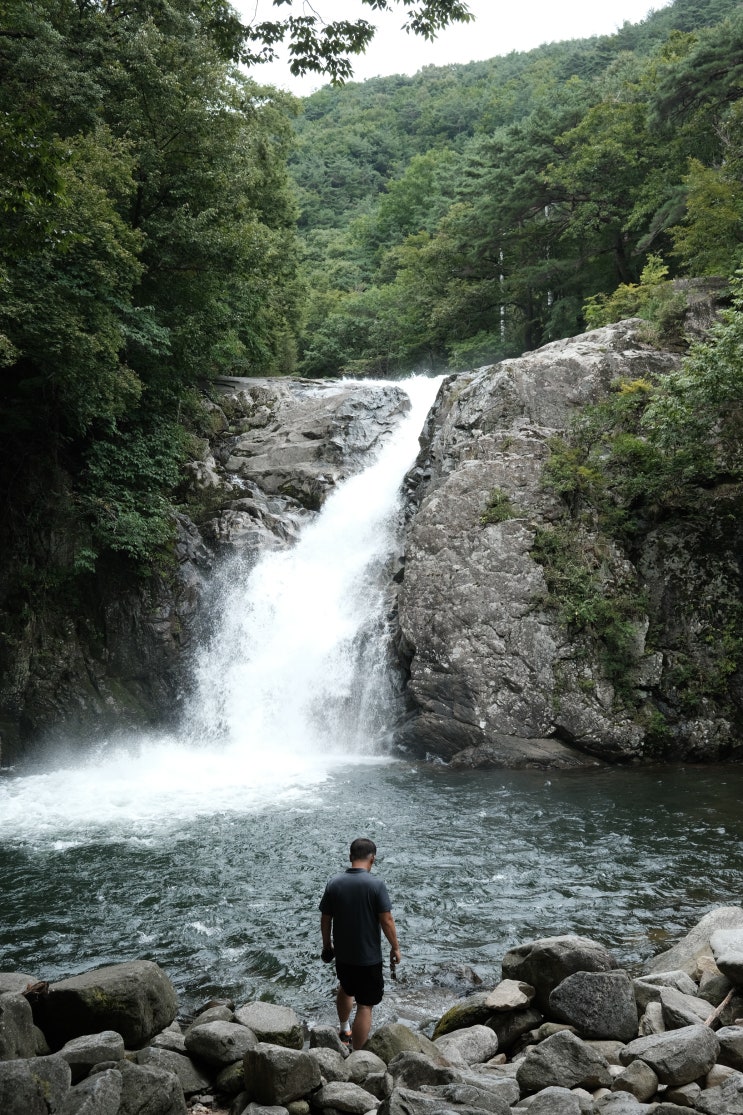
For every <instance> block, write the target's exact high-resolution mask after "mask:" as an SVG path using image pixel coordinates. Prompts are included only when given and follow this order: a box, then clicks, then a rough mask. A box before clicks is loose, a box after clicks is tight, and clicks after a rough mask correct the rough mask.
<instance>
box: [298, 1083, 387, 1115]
mask: <svg viewBox="0 0 743 1115" xmlns="http://www.w3.org/2000/svg"><path fill="white" fill-rule="evenodd" d="M312 1106H313V1107H318V1108H320V1110H321V1111H322V1110H324V1109H326V1108H332V1109H333V1110H334V1111H347V1112H349V1115H366V1112H367V1111H374V1110H376V1108H377V1107H378V1106H379V1100H378V1099H377V1098H376V1096H373V1095H372V1094H371V1093H370V1092H367V1091H366V1090H365V1089H364V1088H360V1087H359V1085H358V1084H352V1083H351V1082H350V1081H342V1080H334V1081H331V1082H330V1083H328V1084H324V1085H323V1086H322V1088H320V1090H319V1091H317V1092H315V1094H314V1095H313V1097H312Z"/></svg>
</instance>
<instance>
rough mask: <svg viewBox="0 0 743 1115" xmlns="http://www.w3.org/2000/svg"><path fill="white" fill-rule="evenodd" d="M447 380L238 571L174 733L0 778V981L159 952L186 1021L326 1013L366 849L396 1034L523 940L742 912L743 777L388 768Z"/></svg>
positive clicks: (650, 929)
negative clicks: (350, 886)
mask: <svg viewBox="0 0 743 1115" xmlns="http://www.w3.org/2000/svg"><path fill="white" fill-rule="evenodd" d="M435 387H436V384H435V382H430V381H428V382H425V381H418V382H416V383H413V384H411V385H410V387H409V390H410V392H411V398H412V400H413V408H412V413H411V416H410V418H409V419H408V420H406V421H405V422H403V423H402V424H401V427H400V430H399V431H398V434H397V435H396V436H395V437H394V438H393V439H392V440H391V441H390V443H389V444H388V446H387V447H386V448H385V450H384V451H383V453H382V454H381V456H380V458H379V460H378V461H377V462H376V463H375V464H374V465H373V467H372V468H371V469H369V470H367V472H366V473H364V474H362V475H361V476H360V477H356V478H354V479H352V480H351V481H349V482H348V483H347V484H345V485H343V487H342V488H341V489H339V491H338V492H337V493H336V495H335V496H333V497H332V499H331V500H330V501H329V505H328V507H327V514H326V513H325V512H323V514H322V515H321V516H320V517H319V518H318V519H317V520H316V522H315V523H314V524H313V525H312V527H310V528H309V530H308V531H306V532H305V534H304V535H303V538H302V539H301V540H300V543H299V544H298V546H297V547H296V548H295V549H293V550H291V551H284V552H279V553H276V554H272V555H268V556H267V557H266V559H265V560H264V561H262V562H261V563H259V565H258V566H256V567H255V568H254V569H251V570H249V569H240V568H238V567H234V566H233V567H232V568H230V569H229V570H226V571H225V575H224V581H223V584H222V586H221V589H220V591H219V593H217V594H216V596H215V600H216V603H215V613H214V626H213V636H212V638H211V639H210V640H209V641H208V642H207V643H206V644H205V646H204V648H203V652H202V654H201V656H200V660H199V662H198V665H197V674H198V685H199V688H198V691H197V699H196V700H195V701H194V702H193V703H192V705H191V706H190V707H189V708H188V709H187V710H186V713H185V715H184V720H183V724H182V727H181V730H180V732H179V733H177V734H176V735H174V736H160V737H157V738H153V737H151V736H149V737H140V738H138V739H133V740H130V741H126V742H122V741H118V742H117V743H116V744H113V743H106V742H105V741H103V742H102V743H101V746H100V747H99V748H98V749H97V750H96V752H95V753H93V754H91V755H90V756H89V757H88V758H87V760H86V761H85V762H82V763H81V762H79V761H78V762H77V763H76V764H71V763H69V762H67V763H65V762H64V761H62V760H61V759H60V758H59V757H57V758H56V760H55V759H54V758H53V757H50V758H49V760H48V764H47V767H46V769H38V770H35V771H33V772H26V773H19V772H10V773H8V774H6V775H5V776H4V777H3V778H2V779H1V780H0V885H1V886H2V907H1V913H0V971H14V970H15V971H24V972H27V973H28V974H30V975H32V976H35V977H37V978H40V979H51V980H54V979H58V978H61V977H63V976H65V975H68V974H71V973H73V972H78V971H83V970H86V969H88V968H91V967H94V966H96V965H100V964H105V963H111V962H116V961H120V960H126V959H133V958H137V957H144V958H149V959H152V960H155V961H157V962H158V963H159V964H160V965H161V966H162V967H163V968H164V969H165V970H166V972H167V973H168V974H169V976H170V977H171V979H172V980H173V982H174V983H175V985H176V987H177V989H178V991H179V994H180V997H181V1003H182V1007H183V1009H184V1011H186V1012H188V1011H189V1010H191V1009H193V1008H194V1007H195V1006H196V1005H198V1003H199V1002H201V1001H203V1000H205V999H208V998H211V997H213V996H218V995H225V994H226V995H229V996H231V997H233V998H235V999H236V1000H238V1001H241V1002H242V1001H246V1000H248V999H250V998H254V997H258V996H261V997H265V998H270V999H273V1000H275V1001H277V1002H282V1003H287V1004H291V1005H293V1006H294V1007H295V1008H296V1009H297V1010H298V1011H299V1012H300V1013H301V1014H303V1015H304V1016H305V1017H307V1018H308V1019H309V1020H310V1021H323V1022H332V1021H333V1017H334V1016H333V1009H332V992H333V980H332V973H331V971H330V970H329V969H328V968H327V967H325V966H323V965H322V964H321V963H320V961H319V956H318V954H319V914H318V911H317V904H318V901H319V897H320V894H321V893H322V889H323V886H324V884H325V881H326V879H327V878H328V876H329V875H330V874H332V873H334V872H335V871H337V870H340V869H342V868H343V867H344V866H345V857H346V854H347V848H348V845H349V843H350V841H351V839H352V838H353V837H354V836H356V835H360V834H364V835H370V836H372V837H373V838H374V839H375V840H376V842H377V844H378V847H379V852H380V855H379V858H378V866H377V868H375V870H377V871H379V872H380V873H381V874H382V875H383V877H384V878H385V879H386V881H387V883H388V886H389V889H390V892H391V895H392V898H393V904H394V910H395V915H396V919H397V922H398V928H399V935H400V939H401V945H402V951H403V964H402V965H401V967H400V970H399V974H400V978H399V980H398V982H397V984H395V985H392V986H391V987H390V989H389V992H388V995H387V996H386V998H385V1001H384V1004H383V1008H382V1010H381V1011H379V1012H378V1018H379V1019H383V1018H403V1019H407V1020H411V1021H415V1022H423V1021H425V1020H427V1019H430V1018H431V1017H433V1016H435V1015H436V1014H437V1013H440V1012H441V1011H442V1010H443V1009H444V1008H445V1007H446V1005H447V1003H448V1002H449V1001H451V999H452V998H453V997H455V996H457V995H459V994H461V993H463V992H464V991H465V990H466V989H467V988H468V987H469V986H471V980H472V979H473V978H475V977H476V978H480V979H482V980H483V981H485V982H486V983H488V982H489V983H493V982H495V981H496V980H497V979H498V978H499V975H500V959H501V957H502V956H503V953H504V952H505V950H506V949H507V948H508V947H510V946H511V945H513V944H516V943H521V942H523V941H526V940H528V939H530V938H534V937H537V936H547V935H553V934H558V933H572V932H575V933H581V934H584V935H587V936H591V937H593V938H595V939H597V940H600V941H602V942H604V943H606V944H607V945H609V946H610V947H611V948H612V949H613V950H614V952H615V954H616V956H617V959H618V960H619V961H620V962H621V963H623V964H626V965H628V966H630V967H635V966H638V965H640V964H641V963H642V961H643V960H645V959H647V958H648V957H650V956H652V955H653V954H654V953H656V952H658V951H660V950H661V949H663V948H665V947H668V945H669V944H670V943H672V942H673V941H674V940H675V939H677V938H678V937H680V936H681V935H683V933H684V932H685V931H686V930H687V929H688V928H689V927H690V926H691V925H692V924H693V923H694V922H695V921H696V920H698V919H699V918H700V917H701V916H702V915H703V914H704V913H706V912H707V911H708V910H709V909H710V908H712V907H713V906H715V905H719V904H736V905H737V904H740V903H741V899H742V898H743V894H742V891H743V819H742V816H741V809H740V801H741V793H742V791H743V768H740V767H716V768H699V767H684V768H662V769H661V768H657V769H652V770H621V769H609V770H601V771H593V772H586V771H580V772H571V773H550V774H545V773H543V772H535V771H521V772H503V771H494V772H462V773H455V772H451V771H449V770H447V769H446V767H444V766H438V767H437V766H424V765H421V764H415V763H411V762H408V761H402V760H399V759H397V760H395V759H390V758H389V757H385V756H384V755H383V754H380V751H381V749H382V744H383V740H384V736H385V732H386V730H387V729H388V728H389V718H390V716H391V715H392V713H391V709H392V707H393V701H394V692H393V688H392V686H391V684H390V682H389V679H388V678H387V675H386V671H385V669H384V660H385V656H384V649H383V648H384V640H385V633H386V630H385V622H384V600H383V597H382V595H381V594H380V592H379V590H378V589H377V588H375V585H376V584H377V578H376V576H375V574H376V573H377V572H378V570H379V569H380V568H381V567H382V566H383V565H384V562H385V561H386V559H387V556H388V554H389V552H390V550H391V549H392V548H393V547H394V538H395V531H396V529H397V526H398V513H397V511H398V508H397V503H396V492H397V489H398V487H399V482H400V479H401V477H402V475H403V473H404V471H405V468H406V467H407V465H409V464H410V463H411V462H412V460H413V458H414V456H415V451H416V448H417V433H418V430H419V429H420V427H421V425H422V422H423V419H424V416H425V413H426V410H427V408H428V406H429V405H430V402H431V400H432V395H433V391H435ZM256 648H259V652H258V651H257V649H256ZM470 970H471V971H473V972H474V974H475V976H474V977H473V976H472V974H471V972H470Z"/></svg>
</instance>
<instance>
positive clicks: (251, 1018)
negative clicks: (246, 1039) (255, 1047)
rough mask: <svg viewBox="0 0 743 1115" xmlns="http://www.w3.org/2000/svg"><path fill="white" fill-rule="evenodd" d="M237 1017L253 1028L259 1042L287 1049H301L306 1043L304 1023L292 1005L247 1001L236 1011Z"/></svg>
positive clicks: (250, 1028)
mask: <svg viewBox="0 0 743 1115" xmlns="http://www.w3.org/2000/svg"><path fill="white" fill-rule="evenodd" d="M235 1018H236V1019H237V1021H238V1022H240V1023H241V1024H242V1025H243V1026H247V1028H248V1029H249V1030H252V1031H253V1033H254V1034H255V1036H256V1038H257V1039H258V1041H259V1042H265V1043H266V1044H269V1045H283V1046H286V1048H287V1049H301V1048H302V1046H303V1045H304V1030H303V1029H302V1023H301V1022H300V1020H299V1015H298V1014H297V1012H296V1011H294V1010H292V1008H291V1007H281V1006H278V1005H277V1004H276V1003H264V1002H260V1001H258V1002H255V1003H246V1004H245V1006H242V1007H239V1008H238V1009H237V1010H236V1011H235Z"/></svg>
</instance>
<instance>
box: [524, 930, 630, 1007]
mask: <svg viewBox="0 0 743 1115" xmlns="http://www.w3.org/2000/svg"><path fill="white" fill-rule="evenodd" d="M616 967H617V964H616V961H615V960H614V957H613V956H612V954H611V953H610V952H609V950H608V949H606V948H604V946H603V945H601V944H599V943H598V942H597V941H592V940H590V939H589V938H588V937H578V936H573V935H570V936H564V937H543V938H541V939H540V940H537V941H531V942H529V943H528V944H524V945H519V946H517V947H516V948H513V949H510V950H509V951H508V952H507V953H506V955H505V956H504V957H503V978H504V979H514V980H519V981H520V982H522V983H527V984H529V985H530V986H531V987H533V988H535V991H536V999H535V1002H536V1005H537V1006H538V1007H540V1009H541V1010H543V1011H547V1010H548V1008H549V997H550V994H551V993H552V992H553V991H554V989H555V988H556V987H557V986H558V984H560V983H562V981H563V980H564V979H566V978H567V977H568V976H571V975H573V973H574V972H608V971H611V970H612V969H614V968H616Z"/></svg>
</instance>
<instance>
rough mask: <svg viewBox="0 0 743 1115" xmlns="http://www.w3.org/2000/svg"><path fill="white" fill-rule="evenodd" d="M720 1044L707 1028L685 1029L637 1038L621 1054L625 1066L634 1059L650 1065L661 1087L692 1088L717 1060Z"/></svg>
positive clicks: (688, 1027) (694, 1027) (689, 1027)
mask: <svg viewBox="0 0 743 1115" xmlns="http://www.w3.org/2000/svg"><path fill="white" fill-rule="evenodd" d="M719 1051H720V1043H719V1041H718V1040H717V1037H716V1035H715V1034H714V1033H713V1032H712V1030H710V1028H709V1027H708V1026H685V1027H684V1028H683V1029H680V1030H671V1031H669V1032H668V1033H665V1034H655V1035H653V1036H651V1037H647V1038H637V1039H636V1040H635V1041H632V1042H630V1043H629V1045H627V1046H626V1047H625V1049H624V1050H623V1051H622V1053H621V1054H620V1060H621V1062H622V1064H623V1065H629V1064H630V1063H631V1062H632V1061H634V1060H635V1058H638V1057H639V1059H640V1060H641V1061H644V1062H645V1064H647V1065H650V1067H651V1069H652V1070H653V1072H654V1073H655V1074H656V1076H657V1077H658V1079H659V1080H660V1082H661V1084H669V1085H672V1086H679V1085H682V1084H690V1083H691V1082H692V1081H693V1080H698V1079H699V1077H700V1076H704V1075H705V1074H706V1073H708V1072H709V1070H710V1069H711V1068H712V1066H713V1065H714V1063H715V1061H716V1060H717V1054H718V1053H719Z"/></svg>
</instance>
